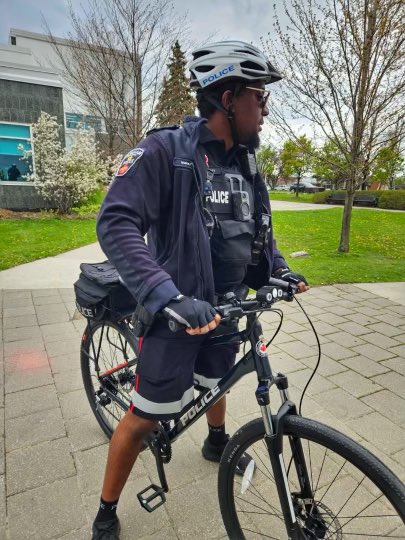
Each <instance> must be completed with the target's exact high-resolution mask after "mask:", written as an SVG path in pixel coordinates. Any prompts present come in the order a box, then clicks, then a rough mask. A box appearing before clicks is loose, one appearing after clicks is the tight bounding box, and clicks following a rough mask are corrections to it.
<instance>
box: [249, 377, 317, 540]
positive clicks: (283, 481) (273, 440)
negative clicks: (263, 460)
mask: <svg viewBox="0 0 405 540" xmlns="http://www.w3.org/2000/svg"><path fill="white" fill-rule="evenodd" d="M272 382H274V383H275V384H276V386H277V388H278V389H279V391H280V394H281V397H282V400H283V404H282V406H281V407H280V410H279V411H278V413H277V415H276V416H274V417H273V416H272V414H271V408H270V395H269V390H270V386H271V384H272ZM256 399H257V402H258V404H259V407H260V410H261V413H262V417H263V422H264V428H265V432H266V434H265V442H266V446H267V449H268V453H269V457H270V462H271V465H272V469H273V475H274V481H275V483H276V487H277V492H278V496H279V499H280V505H281V510H282V512H283V516H284V522H285V526H286V530H287V534H288V538H289V540H304V539H306V538H307V537H306V535H305V533H304V532H303V531H302V529H301V527H300V525H299V524H298V522H297V516H296V512H295V509H294V504H293V499H292V496H291V492H290V487H289V484H288V478H287V472H286V469H285V463H284V459H283V452H282V450H283V423H284V418H285V417H286V415H288V414H297V411H296V408H295V405H294V404H293V403H292V402H291V401H289V399H288V382H287V377H286V376H285V375H281V374H278V375H277V376H276V377H275V378H274V380H273V381H270V380H269V379H262V380H259V385H258V387H257V390H256ZM298 446H300V441H298ZM293 455H294V454H293ZM302 456H303V452H302V449H301V452H298V459H299V458H300V457H302ZM295 459H296V456H295V457H294V461H295ZM299 461H300V466H299V467H297V464H296V468H297V473H298V472H299V475H298V476H299V482H300V484H301V490H302V493H305V499H306V500H309V499H310V498H312V495H311V493H310V484H309V477H308V472H307V470H306V466H305V461H304V460H300V459H299Z"/></svg>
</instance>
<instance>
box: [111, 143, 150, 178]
mask: <svg viewBox="0 0 405 540" xmlns="http://www.w3.org/2000/svg"><path fill="white" fill-rule="evenodd" d="M143 153H144V149H143V148H134V149H133V150H131V151H130V152H128V154H127V155H126V156H125V157H124V159H123V160H122V161H121V165H120V166H119V167H118V170H117V172H116V174H115V176H124V174H126V173H127V172H128V171H129V169H130V168H131V167H132V166H133V165H135V163H136V162H137V161H138V160H139V159H140V158H141V157H142V156H143Z"/></svg>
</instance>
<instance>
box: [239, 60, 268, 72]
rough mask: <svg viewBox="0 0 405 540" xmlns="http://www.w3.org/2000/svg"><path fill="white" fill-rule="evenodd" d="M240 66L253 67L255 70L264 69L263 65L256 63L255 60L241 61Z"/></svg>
mask: <svg viewBox="0 0 405 540" xmlns="http://www.w3.org/2000/svg"><path fill="white" fill-rule="evenodd" d="M240 65H241V67H242V68H245V69H254V70H256V71H265V69H264V67H263V66H261V65H260V64H256V62H250V61H249V60H247V61H246V62H241V64H240Z"/></svg>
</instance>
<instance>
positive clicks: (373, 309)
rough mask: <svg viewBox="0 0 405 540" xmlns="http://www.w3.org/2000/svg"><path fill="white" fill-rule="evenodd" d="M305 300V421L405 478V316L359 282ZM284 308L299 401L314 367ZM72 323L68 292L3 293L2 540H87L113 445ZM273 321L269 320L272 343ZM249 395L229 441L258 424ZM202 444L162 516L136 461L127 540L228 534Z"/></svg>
mask: <svg viewBox="0 0 405 540" xmlns="http://www.w3.org/2000/svg"><path fill="white" fill-rule="evenodd" d="M302 301H303V304H304V306H305V308H306V310H307V311H308V313H309V314H310V316H311V319H312V320H313V322H314V324H315V326H316V329H317V331H318V333H319V336H320V340H321V343H322V348H323V360H322V362H321V365H320V368H319V370H318V374H317V375H316V377H315V379H314V381H313V383H312V385H311V386H310V387H309V390H308V396H307V398H306V400H305V401H304V407H303V413H304V414H305V415H307V416H310V417H313V418H318V419H320V420H322V421H324V422H325V423H327V424H330V425H332V426H335V427H336V428H337V429H339V430H341V431H343V432H346V433H347V434H349V435H350V436H351V437H353V438H354V439H356V440H359V441H361V442H362V443H363V444H364V445H365V446H367V447H368V448H370V449H371V450H372V451H373V452H374V453H376V454H377V455H378V456H379V457H380V458H381V459H382V460H383V461H384V462H385V463H387V464H388V465H389V466H390V467H391V468H392V469H393V470H394V471H395V472H396V473H397V474H398V475H399V476H400V478H401V479H402V480H405V468H404V464H405V400H404V392H405V307H404V306H401V305H399V304H395V303H393V302H392V301H390V300H386V299H384V298H381V297H379V296H376V295H374V294H372V293H370V292H367V291H364V290H362V289H360V288H358V287H355V286H352V285H344V286H333V287H332V286H330V287H321V288H317V289H313V290H311V291H310V292H309V293H307V294H306V295H305V297H302ZM283 310H284V313H285V324H284V325H283V329H282V332H280V334H279V336H277V338H276V340H275V343H274V346H273V345H272V347H271V353H272V360H273V367H274V368H275V369H277V370H280V371H283V372H286V373H287V374H288V375H289V381H290V386H291V391H292V397H293V398H294V399H297V398H298V397H299V395H300V389H302V388H303V386H304V385H305V383H306V381H307V379H308V377H309V375H310V373H311V369H312V368H313V367H314V365H315V363H316V346H315V338H314V336H313V334H312V333H311V331H310V327H309V324H308V323H307V321H306V319H305V317H304V316H303V314H302V313H301V312H300V311H299V310H298V308H297V306H296V305H295V304H294V305H290V304H286V305H284V306H283ZM73 315H74V303H73V296H72V291H70V290H68V289H48V290H32V291H29V290H27V291H13V290H9V291H3V292H1V291H0V317H1V318H0V323H1V324H0V337H2V340H3V345H2V347H1V348H0V539H1V540H3V539H8V540H20V539H21V540H23V539H24V540H26V539H37V540H45V539H54V538H55V539H56V538H63V539H65V540H81V539H89V538H90V524H91V522H92V520H93V517H94V515H95V512H96V509H97V506H98V500H99V493H100V486H101V481H102V475H103V468H104V464H105V458H106V453H107V440H106V438H105V436H104V435H103V433H102V432H101V430H100V429H99V427H98V425H97V423H96V421H95V419H94V418H93V416H92V415H91V414H90V408H89V405H88V403H87V401H86V397H85V394H84V390H83V387H82V381H81V375H80V370H79V347H80V336H81V333H82V329H83V326H84V322H83V321H82V320H73ZM275 321H276V318H275V316H274V315H270V314H267V315H266V316H265V317H263V322H264V327H265V328H266V329H267V330H268V334H269V335H270V332H271V328H273V327H275ZM254 390H255V380H254V376H253V377H252V376H249V377H247V378H246V379H243V380H242V381H240V383H239V384H238V385H237V386H236V387H235V389H234V390H232V392H231V393H230V394H229V397H228V411H229V419H228V421H227V427H228V430H229V431H233V430H234V429H236V427H237V426H239V425H241V424H242V423H245V422H246V421H248V420H250V419H251V418H253V417H256V416H258V410H257V404H256V402H255V398H254ZM275 402H278V400H277V399H275ZM205 436H206V427H205V425H204V422H199V423H198V424H197V425H195V426H194V427H193V428H192V429H191V430H190V431H188V432H187V434H186V435H185V436H184V437H183V439H182V440H181V442H179V443H177V444H176V445H175V447H174V457H173V460H172V462H171V463H170V464H169V465H168V466H167V467H166V470H167V476H168V482H169V486H170V493H169V494H168V501H167V503H166V505H164V506H163V507H162V508H160V509H159V510H157V511H156V512H154V513H153V514H147V513H146V512H145V511H144V510H142V509H141V508H140V507H139V505H138V502H137V499H136V493H137V492H138V491H140V490H141V489H143V488H144V487H146V486H147V485H149V484H150V483H151V481H152V479H154V480H156V472H155V471H154V467H153V463H152V461H151V460H150V459H149V458H148V456H146V455H144V456H142V457H141V459H140V460H139V461H138V463H137V465H136V467H135V469H134V472H133V473H132V476H131V479H130V481H129V483H128V484H127V486H126V489H125V491H124V493H123V496H122V498H121V501H120V507H119V515H120V517H121V522H122V526H123V532H122V536H121V537H122V539H123V540H129V539H131V538H142V539H143V540H146V539H150V540H151V539H155V540H157V539H162V540H163V539H165V540H171V539H181V540H189V539H191V538H199V539H200V538H202V539H207V540H208V539H214V538H220V537H224V535H225V532H224V529H223V526H222V522H221V517H220V513H219V509H218V503H217V495H216V473H217V466H216V465H215V464H211V463H207V462H205V461H204V460H203V459H202V457H201V443H202V441H203V439H204V437H205ZM201 508H203V509H204V511H203V512H201Z"/></svg>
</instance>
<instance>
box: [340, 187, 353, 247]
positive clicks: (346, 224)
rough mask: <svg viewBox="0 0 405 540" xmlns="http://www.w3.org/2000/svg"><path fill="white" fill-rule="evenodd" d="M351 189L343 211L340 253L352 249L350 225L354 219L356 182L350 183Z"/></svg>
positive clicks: (347, 192)
mask: <svg viewBox="0 0 405 540" xmlns="http://www.w3.org/2000/svg"><path fill="white" fill-rule="evenodd" d="M350 183H351V187H350V189H348V190H347V191H346V200H345V207H344V210H343V219H342V229H341V231H340V244H339V247H338V251H340V252H341V253H349V248H350V224H351V219H352V208H353V199H354V182H353V180H352V181H351V182H350Z"/></svg>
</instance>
